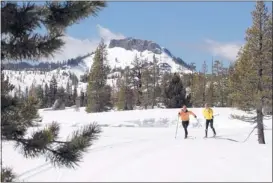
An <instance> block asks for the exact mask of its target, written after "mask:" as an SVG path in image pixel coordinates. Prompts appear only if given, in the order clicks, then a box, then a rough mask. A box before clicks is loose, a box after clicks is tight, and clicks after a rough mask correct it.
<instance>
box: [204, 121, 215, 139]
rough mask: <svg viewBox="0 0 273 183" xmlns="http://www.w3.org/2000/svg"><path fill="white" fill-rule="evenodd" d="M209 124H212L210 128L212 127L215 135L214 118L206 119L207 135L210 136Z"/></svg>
mask: <svg viewBox="0 0 273 183" xmlns="http://www.w3.org/2000/svg"><path fill="white" fill-rule="evenodd" d="M209 125H210V128H211V129H212V131H213V133H214V135H216V131H215V129H214V127H213V119H206V137H207V136H208V128H209Z"/></svg>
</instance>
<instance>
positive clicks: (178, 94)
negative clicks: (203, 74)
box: [164, 73, 188, 108]
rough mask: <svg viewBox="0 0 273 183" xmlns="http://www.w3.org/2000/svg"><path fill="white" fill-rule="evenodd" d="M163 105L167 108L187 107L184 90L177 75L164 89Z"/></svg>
mask: <svg viewBox="0 0 273 183" xmlns="http://www.w3.org/2000/svg"><path fill="white" fill-rule="evenodd" d="M164 96H165V97H164V104H165V106H166V107H167V108H180V107H182V105H188V101H187V100H186V90H185V88H184V87H183V83H182V81H181V79H180V76H179V74H177V73H175V74H174V75H173V76H172V79H171V81H170V82H169V83H168V84H166V86H165V88H164Z"/></svg>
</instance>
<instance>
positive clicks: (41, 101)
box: [35, 85, 45, 108]
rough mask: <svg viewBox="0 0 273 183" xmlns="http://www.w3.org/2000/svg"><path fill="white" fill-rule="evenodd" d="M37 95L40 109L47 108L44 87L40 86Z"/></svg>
mask: <svg viewBox="0 0 273 183" xmlns="http://www.w3.org/2000/svg"><path fill="white" fill-rule="evenodd" d="M35 93H36V95H37V99H38V100H39V107H40V108H43V107H44V106H45V104H44V101H45V99H44V98H45V97H44V90H43V88H42V85H38V86H37V87H36V88H35Z"/></svg>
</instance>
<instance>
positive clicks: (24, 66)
mask: <svg viewBox="0 0 273 183" xmlns="http://www.w3.org/2000/svg"><path fill="white" fill-rule="evenodd" d="M92 54H93V53H88V54H86V55H84V56H78V57H76V58H72V59H68V60H64V61H57V62H51V63H50V62H39V63H38V64H35V65H33V64H30V63H27V62H18V63H2V66H3V67H4V68H5V69H7V70H15V71H21V70H39V71H52V70H55V69H58V68H62V67H63V66H77V65H78V64H79V63H81V62H82V61H83V59H85V58H86V57H89V56H90V55H92Z"/></svg>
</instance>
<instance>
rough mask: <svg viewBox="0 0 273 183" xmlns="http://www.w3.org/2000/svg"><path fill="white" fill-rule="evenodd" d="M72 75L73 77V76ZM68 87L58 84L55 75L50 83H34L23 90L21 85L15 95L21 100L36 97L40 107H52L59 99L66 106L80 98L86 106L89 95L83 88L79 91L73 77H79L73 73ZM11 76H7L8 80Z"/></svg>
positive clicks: (82, 105)
mask: <svg viewBox="0 0 273 183" xmlns="http://www.w3.org/2000/svg"><path fill="white" fill-rule="evenodd" d="M71 77H72V78H71ZM71 77H69V81H68V82H67V84H66V87H65V88H64V87H63V86H59V85H58V81H57V79H56V77H55V76H54V75H53V76H52V78H51V80H50V83H49V84H47V83H46V84H44V85H40V84H39V85H36V84H35V83H32V85H31V86H30V87H28V86H27V87H26V88H25V89H24V90H25V91H22V89H21V87H20V86H19V87H18V89H17V91H15V92H14V97H15V98H18V99H21V100H28V98H29V97H34V98H36V99H37V100H38V106H39V108H50V107H52V106H53V104H54V102H55V101H56V100H57V99H59V100H60V101H61V103H64V104H65V106H66V107H71V106H73V105H76V99H77V98H78V99H80V106H81V107H84V106H86V103H87V96H86V93H84V92H83V91H82V90H81V91H80V92H77V88H78V82H76V81H77V80H76V81H75V80H74V79H73V78H77V77H76V76H75V75H71ZM8 80H9V78H7V81H8Z"/></svg>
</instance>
